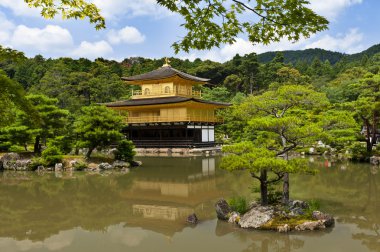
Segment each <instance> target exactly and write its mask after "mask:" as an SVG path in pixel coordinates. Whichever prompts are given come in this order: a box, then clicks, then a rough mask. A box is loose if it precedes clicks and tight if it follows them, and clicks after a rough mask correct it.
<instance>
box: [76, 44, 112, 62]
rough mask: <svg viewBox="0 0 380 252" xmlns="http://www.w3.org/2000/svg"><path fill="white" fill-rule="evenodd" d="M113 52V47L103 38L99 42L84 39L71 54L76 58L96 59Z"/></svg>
mask: <svg viewBox="0 0 380 252" xmlns="http://www.w3.org/2000/svg"><path fill="white" fill-rule="evenodd" d="M112 52H113V49H112V47H111V46H110V44H108V43H107V42H106V41H104V40H101V41H98V42H93V43H91V42H88V41H83V42H82V43H81V44H80V46H79V47H78V48H77V49H75V50H74V51H73V52H72V53H71V54H72V56H73V57H75V58H80V57H83V58H88V59H96V58H99V57H105V56H107V55H109V54H110V53H112Z"/></svg>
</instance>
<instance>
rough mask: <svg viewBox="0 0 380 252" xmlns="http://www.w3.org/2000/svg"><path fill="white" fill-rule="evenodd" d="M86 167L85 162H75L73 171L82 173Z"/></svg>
mask: <svg viewBox="0 0 380 252" xmlns="http://www.w3.org/2000/svg"><path fill="white" fill-rule="evenodd" d="M87 167H88V165H87V163H86V162H80V161H79V162H76V163H75V164H74V167H73V168H74V170H76V171H83V170H84V169H86V168H87Z"/></svg>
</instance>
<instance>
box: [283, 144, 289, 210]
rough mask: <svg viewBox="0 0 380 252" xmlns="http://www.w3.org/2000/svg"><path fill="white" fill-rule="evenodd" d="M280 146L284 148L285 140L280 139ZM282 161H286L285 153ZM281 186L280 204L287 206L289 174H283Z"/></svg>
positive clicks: (286, 155) (286, 154)
mask: <svg viewBox="0 0 380 252" xmlns="http://www.w3.org/2000/svg"><path fill="white" fill-rule="evenodd" d="M281 140H282V146H283V148H284V149H285V148H286V139H285V138H284V137H281ZM284 159H285V160H286V161H288V159H289V158H288V152H286V153H285V156H284ZM282 180H283V185H282V204H284V205H287V204H288V203H289V173H287V172H285V173H284V178H283V179H282Z"/></svg>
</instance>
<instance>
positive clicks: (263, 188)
mask: <svg viewBox="0 0 380 252" xmlns="http://www.w3.org/2000/svg"><path fill="white" fill-rule="evenodd" d="M267 180H268V176H267V170H261V172H260V193H261V205H262V206H266V205H268V184H267Z"/></svg>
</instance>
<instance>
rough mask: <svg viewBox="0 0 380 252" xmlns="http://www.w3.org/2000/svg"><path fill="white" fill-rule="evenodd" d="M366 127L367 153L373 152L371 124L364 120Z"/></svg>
mask: <svg viewBox="0 0 380 252" xmlns="http://www.w3.org/2000/svg"><path fill="white" fill-rule="evenodd" d="M364 125H365V127H366V131H367V132H366V135H367V136H366V143H367V152H368V153H371V152H372V141H371V133H370V124H369V121H368V120H364Z"/></svg>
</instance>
